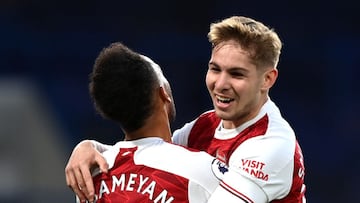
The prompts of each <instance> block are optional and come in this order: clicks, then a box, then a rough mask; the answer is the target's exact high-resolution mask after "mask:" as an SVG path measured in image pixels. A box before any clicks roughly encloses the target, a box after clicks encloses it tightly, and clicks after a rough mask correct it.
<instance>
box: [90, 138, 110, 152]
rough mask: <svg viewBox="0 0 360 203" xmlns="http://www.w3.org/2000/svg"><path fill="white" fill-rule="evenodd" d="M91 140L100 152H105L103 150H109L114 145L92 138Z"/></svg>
mask: <svg viewBox="0 0 360 203" xmlns="http://www.w3.org/2000/svg"><path fill="white" fill-rule="evenodd" d="M90 142H91V144H92V145H93V146H94V147H95V149H96V150H97V151H99V152H100V153H103V152H105V151H107V150H109V149H110V148H111V147H112V145H107V144H103V143H101V142H98V141H96V140H90Z"/></svg>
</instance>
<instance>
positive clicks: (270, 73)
mask: <svg viewBox="0 0 360 203" xmlns="http://www.w3.org/2000/svg"><path fill="white" fill-rule="evenodd" d="M277 76H278V70H277V69H276V68H271V69H269V70H266V71H265V72H264V74H263V77H264V78H263V79H264V81H263V84H262V88H261V89H263V90H269V89H270V88H271V87H272V86H273V85H274V84H275V81H276V79H277Z"/></svg>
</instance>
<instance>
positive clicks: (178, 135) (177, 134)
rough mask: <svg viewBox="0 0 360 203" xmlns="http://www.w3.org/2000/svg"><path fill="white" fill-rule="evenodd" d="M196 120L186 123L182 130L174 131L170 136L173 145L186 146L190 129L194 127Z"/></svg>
mask: <svg viewBox="0 0 360 203" xmlns="http://www.w3.org/2000/svg"><path fill="white" fill-rule="evenodd" d="M196 120H197V119H195V120H193V121H191V122H190V123H186V124H185V125H184V126H183V127H182V128H180V129H177V130H175V131H174V133H173V136H172V138H171V139H172V142H173V143H174V144H178V145H182V146H185V147H186V146H188V138H189V135H190V131H191V129H192V127H193V126H194V124H195V122H196Z"/></svg>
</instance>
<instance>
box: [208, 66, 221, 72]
mask: <svg viewBox="0 0 360 203" xmlns="http://www.w3.org/2000/svg"><path fill="white" fill-rule="evenodd" d="M209 71H212V72H220V71H221V69H220V68H218V67H216V66H209Z"/></svg>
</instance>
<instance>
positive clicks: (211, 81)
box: [205, 73, 214, 89]
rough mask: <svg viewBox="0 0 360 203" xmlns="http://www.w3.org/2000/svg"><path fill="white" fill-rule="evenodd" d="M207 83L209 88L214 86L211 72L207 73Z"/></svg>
mask: <svg viewBox="0 0 360 203" xmlns="http://www.w3.org/2000/svg"><path fill="white" fill-rule="evenodd" d="M205 83H206V86H207V88H208V89H212V87H213V86H214V85H213V84H214V79H213V77H211V74H209V73H207V74H206V77H205Z"/></svg>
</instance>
